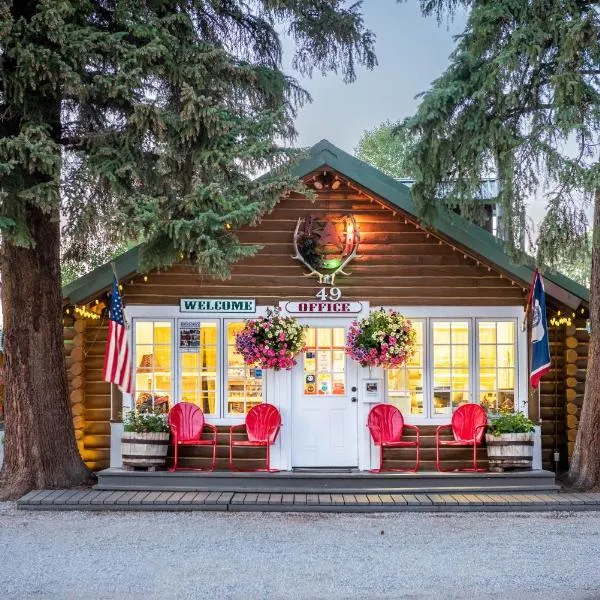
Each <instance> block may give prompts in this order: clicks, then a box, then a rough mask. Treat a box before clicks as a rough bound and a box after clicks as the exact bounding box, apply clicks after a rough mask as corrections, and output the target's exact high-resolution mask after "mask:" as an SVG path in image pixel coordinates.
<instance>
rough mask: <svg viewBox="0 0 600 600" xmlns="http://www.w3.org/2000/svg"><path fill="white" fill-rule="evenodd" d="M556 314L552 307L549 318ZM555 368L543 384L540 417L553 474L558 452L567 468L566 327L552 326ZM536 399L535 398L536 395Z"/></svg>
mask: <svg viewBox="0 0 600 600" xmlns="http://www.w3.org/2000/svg"><path fill="white" fill-rule="evenodd" d="M553 312H554V311H553V309H552V308H550V307H549V308H548V315H550V314H552V313H553ZM548 330H549V338H550V358H551V361H552V366H551V369H550V371H549V372H548V373H546V374H545V375H544V376H543V377H542V379H541V381H540V386H539V389H540V392H539V393H540V418H541V426H542V466H543V468H544V469H548V470H551V471H553V470H554V469H555V464H554V449H555V448H556V449H558V451H559V452H560V455H561V463H559V468H560V469H564V468H566V465H567V462H566V461H567V452H566V449H567V445H566V437H565V418H564V413H565V361H564V343H565V330H564V327H563V326H559V327H554V326H549V327H548ZM534 397H535V396H534Z"/></svg>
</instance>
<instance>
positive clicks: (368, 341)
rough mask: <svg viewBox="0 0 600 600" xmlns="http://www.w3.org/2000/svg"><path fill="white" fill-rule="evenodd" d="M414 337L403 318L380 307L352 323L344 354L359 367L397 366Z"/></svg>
mask: <svg viewBox="0 0 600 600" xmlns="http://www.w3.org/2000/svg"><path fill="white" fill-rule="evenodd" d="M416 337H417V334H416V331H415V330H414V329H413V326H412V323H411V322H410V321H409V320H408V319H407V318H405V317H404V316H402V315H401V314H400V313H397V312H395V311H386V310H384V309H383V308H380V309H379V310H376V311H373V312H371V314H369V316H368V317H365V318H364V319H360V321H354V322H353V323H352V325H351V326H350V330H349V331H348V339H347V340H346V353H347V354H348V355H349V356H350V357H352V358H353V359H354V360H356V361H358V362H359V363H360V364H361V366H363V367H383V368H384V369H391V368H394V367H401V366H402V365H404V364H406V361H407V360H408V359H409V358H410V357H411V356H412V355H413V353H414V350H415V342H416Z"/></svg>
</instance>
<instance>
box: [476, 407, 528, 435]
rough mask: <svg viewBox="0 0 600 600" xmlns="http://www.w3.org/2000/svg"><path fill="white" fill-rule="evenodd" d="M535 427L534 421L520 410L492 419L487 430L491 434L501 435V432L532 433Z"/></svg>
mask: <svg viewBox="0 0 600 600" xmlns="http://www.w3.org/2000/svg"><path fill="white" fill-rule="evenodd" d="M533 429H534V424H533V421H531V420H529V419H528V418H527V417H526V416H525V415H524V414H523V413H520V412H518V413H510V414H506V415H501V416H499V417H496V418H495V419H491V421H490V423H489V425H488V429H487V430H488V433H490V434H491V435H500V434H501V433H531V432H532V431H533Z"/></svg>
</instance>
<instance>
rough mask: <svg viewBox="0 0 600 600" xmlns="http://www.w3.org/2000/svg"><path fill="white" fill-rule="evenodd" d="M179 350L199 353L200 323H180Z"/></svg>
mask: <svg viewBox="0 0 600 600" xmlns="http://www.w3.org/2000/svg"><path fill="white" fill-rule="evenodd" d="M179 349H180V350H185V351H186V352H200V321H182V322H181V324H180V326H179Z"/></svg>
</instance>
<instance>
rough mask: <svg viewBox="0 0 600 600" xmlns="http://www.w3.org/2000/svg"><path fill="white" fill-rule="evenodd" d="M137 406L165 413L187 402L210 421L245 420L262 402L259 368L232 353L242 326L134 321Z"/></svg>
mask: <svg viewBox="0 0 600 600" xmlns="http://www.w3.org/2000/svg"><path fill="white" fill-rule="evenodd" d="M133 327H134V335H133V339H134V344H133V354H134V356H133V360H134V364H135V405H136V408H137V409H140V410H143V409H149V408H153V407H155V408H158V409H159V410H161V411H164V412H168V410H169V408H170V407H171V406H172V405H173V403H174V402H190V403H192V404H195V405H196V406H199V407H200V408H201V409H202V411H203V412H204V413H205V414H206V415H209V416H211V417H216V418H227V417H233V418H235V417H243V416H244V415H245V414H246V413H247V412H248V411H249V410H250V409H251V408H252V407H253V406H256V405H257V404H260V403H261V402H263V401H264V393H263V373H262V371H261V369H254V368H250V367H248V366H246V365H245V364H244V361H243V360H242V357H241V356H240V355H239V354H236V353H235V352H234V350H235V334H236V333H237V332H238V331H239V330H240V329H241V328H242V327H243V323H242V322H241V321H229V320H226V319H216V318H215V319H183V318H174V319H169V320H167V319H156V320H151V319H141V318H136V319H134V320H133Z"/></svg>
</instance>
